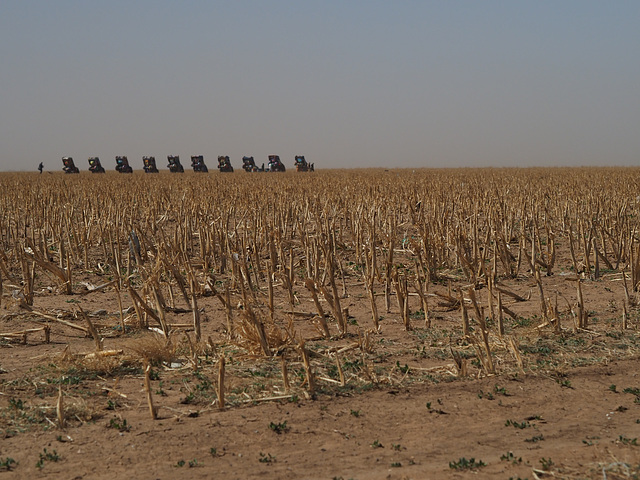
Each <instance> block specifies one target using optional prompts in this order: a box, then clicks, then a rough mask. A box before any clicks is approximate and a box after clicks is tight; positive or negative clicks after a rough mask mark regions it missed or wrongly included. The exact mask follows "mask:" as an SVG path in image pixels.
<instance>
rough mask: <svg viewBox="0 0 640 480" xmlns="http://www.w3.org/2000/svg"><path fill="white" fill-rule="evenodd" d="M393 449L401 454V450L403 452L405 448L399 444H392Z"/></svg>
mask: <svg viewBox="0 0 640 480" xmlns="http://www.w3.org/2000/svg"><path fill="white" fill-rule="evenodd" d="M391 449H392V450H395V451H396V452H399V451H400V450H403V449H405V448H404V447H403V446H402V445H400V444H399V443H392V444H391ZM405 450H406V449H405Z"/></svg>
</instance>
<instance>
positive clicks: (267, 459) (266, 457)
mask: <svg viewBox="0 0 640 480" xmlns="http://www.w3.org/2000/svg"><path fill="white" fill-rule="evenodd" d="M258 461H259V462H260V463H275V461H276V457H274V456H273V455H271V454H270V453H262V452H260V458H259V459H258Z"/></svg>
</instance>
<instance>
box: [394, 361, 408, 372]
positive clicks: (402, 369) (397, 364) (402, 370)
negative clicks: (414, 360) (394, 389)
mask: <svg viewBox="0 0 640 480" xmlns="http://www.w3.org/2000/svg"><path fill="white" fill-rule="evenodd" d="M396 367H398V370H400V373H407V372H408V371H409V365H407V364H406V363H405V364H404V366H401V365H400V362H399V361H396Z"/></svg>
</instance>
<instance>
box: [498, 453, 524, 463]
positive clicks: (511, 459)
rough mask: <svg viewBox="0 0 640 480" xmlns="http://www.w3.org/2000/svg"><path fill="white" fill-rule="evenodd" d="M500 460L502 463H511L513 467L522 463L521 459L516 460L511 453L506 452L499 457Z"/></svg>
mask: <svg viewBox="0 0 640 480" xmlns="http://www.w3.org/2000/svg"><path fill="white" fill-rule="evenodd" d="M500 460H502V461H504V462H511V463H513V464H514V465H518V464H519V463H522V457H518V458H516V456H515V455H514V454H513V452H507V453H505V454H504V455H502V456H500Z"/></svg>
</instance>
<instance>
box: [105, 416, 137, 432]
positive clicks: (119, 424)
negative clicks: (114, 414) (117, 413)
mask: <svg viewBox="0 0 640 480" xmlns="http://www.w3.org/2000/svg"><path fill="white" fill-rule="evenodd" d="M107 428H113V429H114V430H118V431H119V432H129V431H131V425H129V424H128V423H127V420H126V419H122V420H121V419H118V418H112V419H111V420H109V424H108V425H107Z"/></svg>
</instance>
